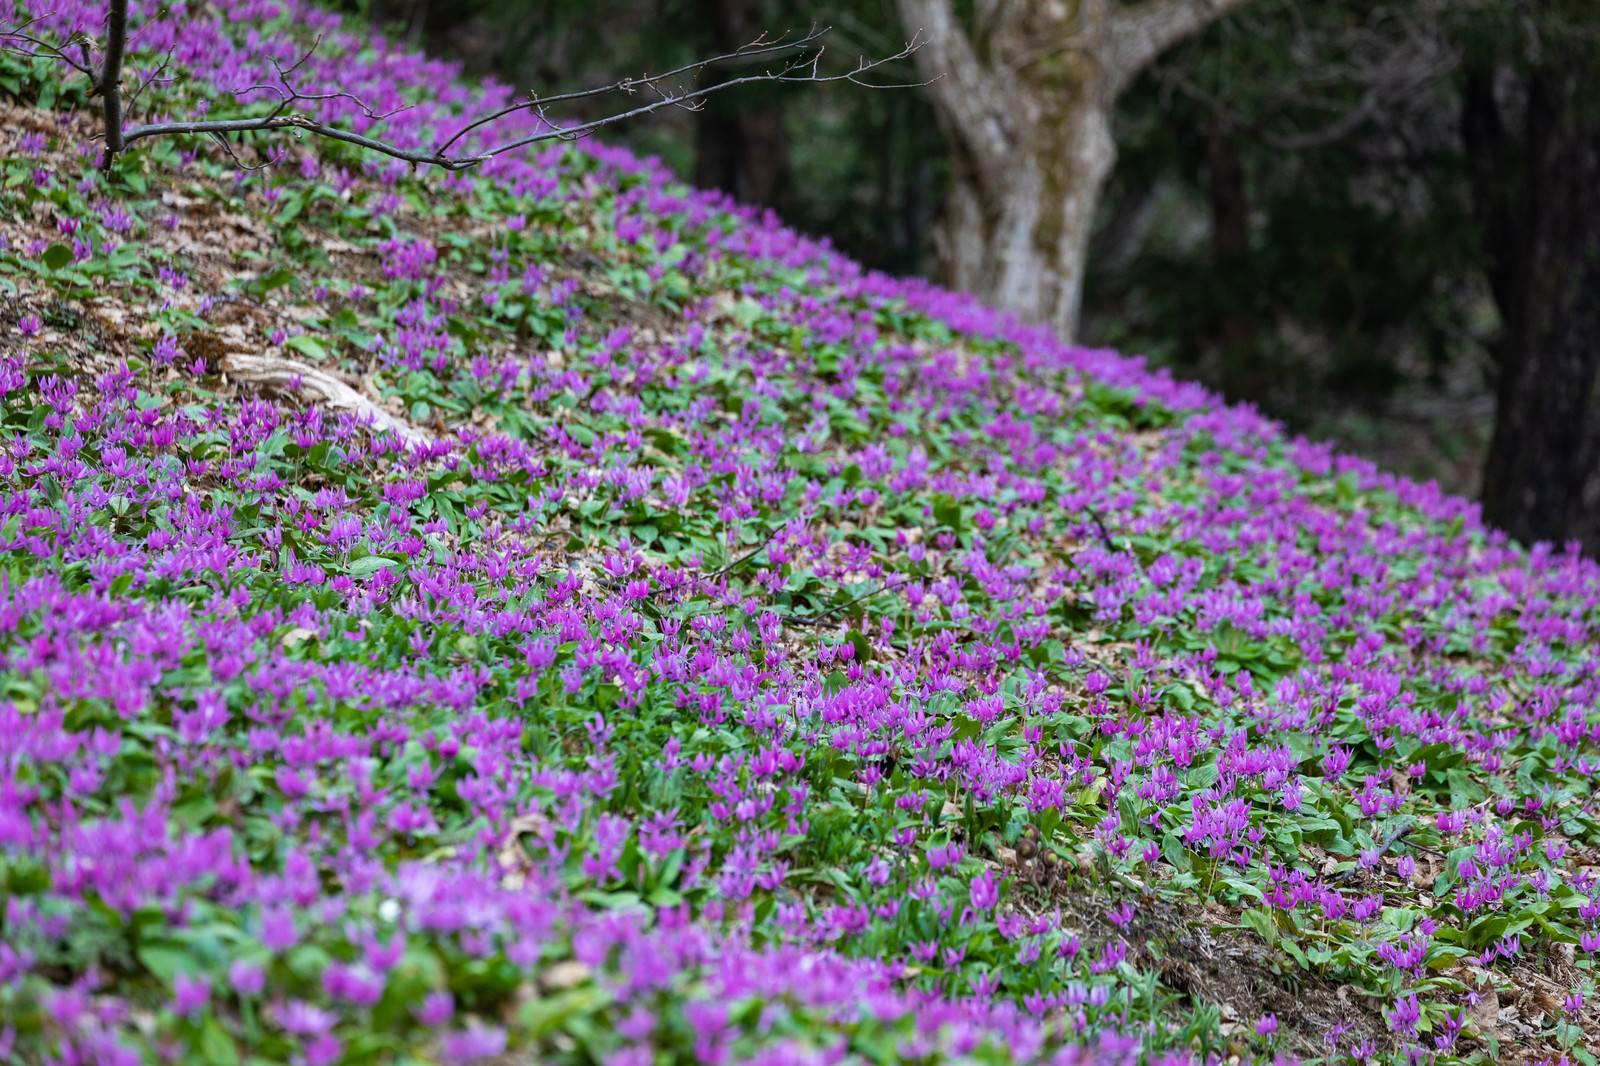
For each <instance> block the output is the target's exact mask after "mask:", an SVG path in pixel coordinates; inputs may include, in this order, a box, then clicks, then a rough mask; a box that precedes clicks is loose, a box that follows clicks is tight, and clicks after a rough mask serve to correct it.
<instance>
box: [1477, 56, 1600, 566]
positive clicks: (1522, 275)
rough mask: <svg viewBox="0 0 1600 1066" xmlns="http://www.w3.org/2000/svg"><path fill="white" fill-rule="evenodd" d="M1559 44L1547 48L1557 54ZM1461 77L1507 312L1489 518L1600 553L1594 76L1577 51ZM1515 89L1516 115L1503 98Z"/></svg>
mask: <svg viewBox="0 0 1600 1066" xmlns="http://www.w3.org/2000/svg"><path fill="white" fill-rule="evenodd" d="M1552 51H1554V50H1552ZM1563 51H1564V53H1565V54H1563V55H1560V56H1558V57H1553V58H1549V59H1547V60H1546V61H1545V62H1543V63H1541V64H1539V65H1538V66H1535V67H1533V68H1531V69H1530V70H1527V71H1525V72H1523V73H1522V74H1521V75H1520V76H1518V75H1515V74H1513V73H1512V72H1510V71H1508V70H1501V71H1499V72H1496V71H1495V70H1494V69H1489V68H1480V69H1477V70H1474V71H1472V72H1470V73H1469V75H1468V77H1467V78H1466V79H1465V88H1464V91H1463V98H1462V141H1463V145H1464V147H1465V149H1466V152H1467V158H1468V160H1469V163H1470V165H1471V171H1472V178H1473V191H1474V199H1475V205H1476V211H1477V212H1478V215H1479V218H1480V221H1481V226H1482V230H1483V234H1484V241H1485V251H1486V252H1487V260H1488V264H1487V266H1488V276H1489V282H1490V289H1491V291H1492V292H1493V294H1494V299H1495V303H1496V305H1497V306H1498V309H1499V312H1500V317H1501V331H1500V335H1499V337H1498V338H1497V340H1496V345H1495V351H1494V354H1495V362H1496V369H1497V372H1498V381H1497V383H1496V408H1495V425H1494V432H1493V436H1492V438H1491V440H1490V446H1489V456H1488V460H1487V462H1486V463H1485V465H1484V477H1483V508H1484V517H1485V518H1486V519H1487V520H1488V521H1489V522H1490V523H1491V524H1493V525H1496V526H1499V527H1501V528H1503V529H1504V530H1506V531H1507V532H1508V533H1510V534H1511V535H1512V536H1514V537H1516V538H1517V539H1519V540H1522V541H1524V542H1531V541H1536V540H1549V541H1555V542H1562V541H1566V540H1574V539H1575V540H1579V541H1581V542H1582V543H1583V545H1584V547H1585V549H1586V550H1587V551H1589V552H1591V553H1593V552H1596V551H1600V513H1597V512H1600V508H1597V506H1596V503H1595V501H1594V499H1593V498H1592V492H1591V491H1590V490H1591V489H1592V486H1591V485H1590V482H1591V480H1592V478H1593V477H1594V475H1595V471H1594V465H1595V460H1596V458H1597V454H1600V450H1597V444H1600V418H1597V416H1596V411H1597V405H1600V397H1597V395H1596V385H1597V383H1600V110H1597V108H1596V106H1595V104H1594V94H1595V93H1596V92H1597V91H1600V78H1597V77H1596V76H1595V75H1594V74H1593V73H1592V72H1591V71H1592V68H1591V67H1590V65H1589V64H1588V63H1587V62H1585V59H1586V58H1587V57H1586V55H1585V54H1584V53H1583V51H1582V50H1580V49H1565V50H1563ZM1512 98H1520V103H1521V107H1520V108H1517V109H1516V110H1520V112H1521V114H1520V121H1508V120H1507V116H1506V111H1507V104H1508V103H1510V102H1511V100H1512Z"/></svg>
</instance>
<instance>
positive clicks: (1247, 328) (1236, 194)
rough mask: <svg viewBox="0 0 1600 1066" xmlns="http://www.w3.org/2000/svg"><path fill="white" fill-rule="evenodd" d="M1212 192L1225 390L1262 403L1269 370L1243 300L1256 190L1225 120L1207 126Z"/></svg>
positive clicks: (1216, 332) (1216, 328)
mask: <svg viewBox="0 0 1600 1066" xmlns="http://www.w3.org/2000/svg"><path fill="white" fill-rule="evenodd" d="M1206 192H1207V194H1208V197H1209V199H1210V201H1211V265H1212V269H1213V275H1212V281H1213V289H1212V291H1213V292H1214V293H1216V294H1217V297H1214V298H1213V300H1212V302H1211V304H1212V307H1213V309H1214V312H1213V317H1212V321H1211V328H1210V333H1211V340H1212V342H1213V343H1214V344H1216V346H1217V349H1218V351H1219V352H1220V353H1221V357H1222V379H1221V384H1222V390H1223V393H1224V394H1225V395H1227V396H1230V397H1233V398H1234V399H1239V400H1252V401H1257V402H1259V401H1261V400H1263V399H1264V398H1265V395H1266V392H1267V390H1268V380H1267V379H1268V376H1269V368H1267V367H1265V366H1263V365H1261V358H1260V353H1259V352H1258V351H1257V346H1256V336H1255V323H1254V318H1253V316H1252V311H1253V308H1252V307H1251V306H1250V305H1249V304H1248V303H1245V302H1243V301H1241V300H1240V299H1239V298H1238V294H1239V293H1240V292H1241V291H1243V289H1244V286H1243V285H1241V284H1240V281H1241V278H1242V276H1243V274H1244V272H1245V271H1246V270H1247V269H1248V265H1249V260H1250V194H1249V190H1248V189H1247V187H1246V185H1245V174H1244V163H1243V162H1242V161H1241V160H1240V159H1239V152H1238V149H1237V147H1236V146H1235V144H1234V142H1233V137H1232V135H1231V134H1230V133H1229V131H1228V130H1227V129H1226V128H1225V127H1224V125H1223V122H1222V120H1221V119H1219V118H1216V117H1214V116H1213V117H1212V118H1211V120H1210V121H1209V122H1208V123H1207V127H1206Z"/></svg>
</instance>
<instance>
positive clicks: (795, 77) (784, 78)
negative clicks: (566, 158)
mask: <svg viewBox="0 0 1600 1066" xmlns="http://www.w3.org/2000/svg"><path fill="white" fill-rule="evenodd" d="M921 47H922V42H921V41H920V40H918V39H917V38H912V40H910V41H909V42H907V43H906V45H905V47H903V48H901V49H900V50H899V51H898V52H895V53H894V54H892V55H887V56H884V57H883V58H881V59H874V60H871V61H868V60H866V59H862V60H861V62H859V63H857V64H856V67H855V69H854V70H850V71H847V72H845V73H843V74H822V73H819V72H818V70H817V62H818V60H819V59H820V58H821V53H820V52H818V53H817V55H815V56H813V57H812V58H811V59H810V60H809V61H808V62H802V63H799V64H791V65H790V66H787V67H783V68H781V69H779V70H778V71H776V72H763V73H761V74H749V75H746V76H744V77H741V78H729V79H728V80H727V81H719V82H717V83H716V84H714V85H707V86H705V87H704V88H699V89H691V90H689V91H687V92H680V93H671V94H667V95H664V96H662V97H660V98H659V99H656V100H652V101H651V102H650V103H648V104H643V105H641V106H639V107H635V108H632V109H631V110H628V111H620V112H617V113H616V114H612V115H607V116H606V117H604V118H597V119H593V120H592V121H589V122H581V123H579V124H578V125H576V126H566V127H561V128H557V129H553V130H548V131H545V132H542V133H535V134H532V135H530V136H527V137H521V138H518V139H517V140H514V141H511V142H510V143H508V144H503V145H500V146H498V147H496V148H491V149H489V150H488V151H487V152H484V153H483V154H482V155H480V156H474V157H469V160H470V161H469V163H468V165H471V163H478V162H483V161H485V160H488V159H493V158H494V157H495V156H500V155H504V154H505V153H507V152H511V151H515V150H516V149H518V148H526V147H527V146H528V145H530V144H537V143H538V142H540V141H550V140H576V139H577V138H579V137H584V136H587V135H588V134H590V133H593V132H594V131H595V130H598V129H602V128H604V127H606V126H610V125H613V124H615V123H618V122H625V121H627V120H628V119H632V118H638V117H640V116H642V115H648V114H650V113H651V112H654V111H660V110H661V109H662V108H664V107H672V106H675V105H682V104H684V103H686V102H688V103H693V104H698V103H699V102H700V101H702V100H704V99H705V98H706V97H708V96H712V95H714V94H716V93H720V92H723V91H725V90H727V89H732V88H734V87H735V86H739V85H749V84H752V83H754V82H762V81H781V82H810V83H813V84H817V85H824V84H827V83H829V82H836V81H848V82H851V83H852V84H855V85H860V86H863V87H866V88H898V87H899V86H879V85H873V84H872V83H871V82H866V81H862V80H860V79H861V78H862V76H863V75H865V74H869V73H871V72H872V71H874V70H877V69H878V68H879V67H882V66H885V65H886V64H889V63H893V62H897V61H898V60H901V59H905V58H907V57H908V56H911V55H912V54H914V53H915V52H916V51H917V50H918V49H919V48H921ZM796 71H800V72H799V73H796ZM918 84H925V83H918Z"/></svg>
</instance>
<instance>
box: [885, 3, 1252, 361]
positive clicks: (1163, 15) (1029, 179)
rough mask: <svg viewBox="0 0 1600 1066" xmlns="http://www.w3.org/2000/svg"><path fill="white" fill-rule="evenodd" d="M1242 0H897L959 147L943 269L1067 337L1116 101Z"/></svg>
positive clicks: (1109, 152) (949, 135)
mask: <svg viewBox="0 0 1600 1066" xmlns="http://www.w3.org/2000/svg"><path fill="white" fill-rule="evenodd" d="M1244 2H1245V0H1144V2H1143V3H1140V4H1137V5H1135V6H1132V7H1123V6H1118V5H1114V4H1113V3H1112V2H1111V0H1031V2H1027V3H1023V2H1020V0H1015V2H1012V0H980V2H979V3H978V4H977V11H976V18H975V23H976V25H975V26H974V32H973V33H972V34H971V36H970V37H969V35H968V34H967V32H966V30H965V29H964V28H963V27H962V25H961V23H960V20H959V19H958V18H957V16H956V12H955V9H954V5H953V3H952V0H898V3H899V7H900V15H901V20H902V22H903V23H904V25H905V28H906V31H907V33H917V32H921V33H922V34H923V35H924V36H925V37H926V39H927V42H928V43H927V45H926V46H925V47H924V48H923V49H922V51H920V52H919V53H917V57H916V58H917V62H918V67H919V71H920V73H921V74H922V76H923V77H925V78H930V79H937V80H936V81H933V82H932V84H931V85H930V86H929V93H930V95H931V96H932V98H933V101H934V104H935V107H936V109H937V112H938V115H939V123H940V128H941V130H942V131H943V132H944V134H945V138H946V140H947V141H948V142H949V144H950V146H951V157H952V161H953V165H952V174H951V191H950V200H949V203H948V205H947V207H946V211H945V217H944V220H943V222H942V224H941V226H940V233H939V237H938V245H939V250H940V257H941V259H942V267H943V271H944V274H945V278H946V280H948V281H949V282H950V283H951V284H953V285H954V286H955V287H956V288H959V289H963V290H966V291H968V292H973V293H976V294H978V295H979V296H981V297H983V298H984V299H985V300H986V301H988V302H989V303H991V304H993V305H994V306H996V307H998V308H1000V309H1001V310H1004V311H1010V312H1012V313H1013V314H1016V315H1017V316H1018V317H1019V318H1021V319H1023V320H1024V321H1028V322H1037V323H1044V324H1047V325H1049V326H1050V327H1051V328H1052V329H1053V330H1054V331H1055V332H1056V333H1057V334H1058V335H1059V336H1061V337H1062V338H1064V339H1071V338H1072V336H1073V334H1074V333H1075V332H1076V330H1077V326H1078V316H1079V310H1080V306H1081V303H1082V296H1083V280H1084V269H1085V263H1086V260H1087V258H1088V248H1089V237H1090V234H1091V232H1092V229H1093V225H1094V214H1095V207H1096V204H1097V203H1098V201H1099V199H1100V194H1101V191H1102V190H1103V188H1104V186H1105V182H1106V179H1107V178H1108V177H1109V176H1110V174H1111V169H1112V167H1113V166H1114V165H1115V163H1116V142H1115V141H1114V140H1113V139H1112V135H1111V109H1112V107H1113V106H1114V105H1115V103H1116V98H1117V95H1118V94H1119V93H1120V92H1121V91H1122V90H1123V89H1124V88H1125V87H1126V86H1127V84H1128V83H1129V82H1130V81H1132V79H1133V78H1134V77H1135V76H1137V74H1138V73H1139V71H1141V70H1143V69H1144V67H1146V66H1148V65H1149V63H1150V62H1151V61H1152V60H1154V59H1155V57H1156V56H1158V55H1159V54H1160V53H1161V52H1162V51H1163V50H1165V49H1166V48H1169V47H1171V46H1172V45H1173V44H1175V43H1176V42H1178V41H1180V40H1182V39H1183V38H1184V37H1186V36H1188V35H1190V34H1192V33H1195V32H1197V31H1198V30H1200V29H1202V28H1203V27H1204V26H1206V25H1207V24H1209V23H1210V22H1212V21H1213V20H1214V19H1216V18H1217V17H1219V16H1220V15H1222V14H1224V13H1226V12H1227V11H1229V10H1231V9H1233V8H1235V7H1238V6H1240V5H1241V4H1243V3H1244Z"/></svg>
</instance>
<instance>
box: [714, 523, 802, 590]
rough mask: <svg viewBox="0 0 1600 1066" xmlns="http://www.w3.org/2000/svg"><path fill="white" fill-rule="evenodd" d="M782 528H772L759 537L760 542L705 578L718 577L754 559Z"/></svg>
mask: <svg viewBox="0 0 1600 1066" xmlns="http://www.w3.org/2000/svg"><path fill="white" fill-rule="evenodd" d="M782 528H783V527H782V526H777V527H775V528H773V530H772V531H771V532H769V533H768V534H767V535H766V536H765V537H762V538H761V543H760V544H757V545H756V546H755V547H754V548H751V549H750V550H749V551H747V552H745V553H744V554H743V555H741V556H739V558H737V559H735V560H733V562H731V563H728V564H727V565H725V566H723V567H722V568H721V569H720V570H713V571H712V572H711V573H710V574H707V575H706V576H707V578H708V579H709V578H719V577H721V576H722V575H723V574H726V573H728V572H729V571H731V570H737V569H739V567H741V566H743V565H744V564H745V563H748V562H749V561H750V560H751V559H754V558H755V557H756V556H758V555H760V554H761V553H762V552H764V551H766V550H767V545H768V544H771V543H772V538H773V537H776V536H777V535H778V530H779V529H782Z"/></svg>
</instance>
